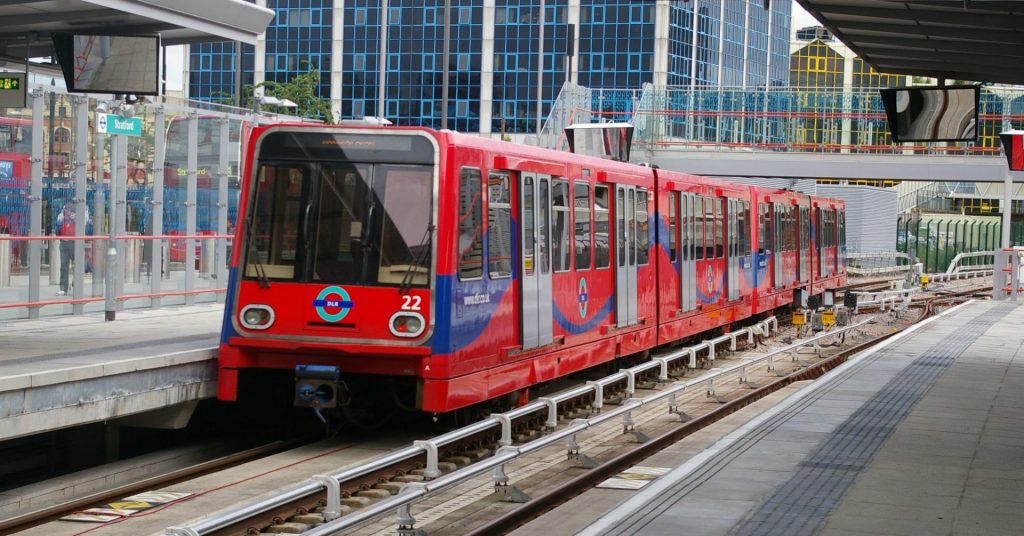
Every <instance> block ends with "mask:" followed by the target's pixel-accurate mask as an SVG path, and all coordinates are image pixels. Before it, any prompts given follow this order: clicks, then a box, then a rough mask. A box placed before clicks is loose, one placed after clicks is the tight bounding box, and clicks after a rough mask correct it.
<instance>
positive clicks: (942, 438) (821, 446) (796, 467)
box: [513, 301, 1024, 536]
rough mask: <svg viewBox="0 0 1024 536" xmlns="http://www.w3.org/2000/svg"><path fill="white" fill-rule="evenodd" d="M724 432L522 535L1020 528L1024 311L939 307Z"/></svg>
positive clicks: (1023, 520)
mask: <svg viewBox="0 0 1024 536" xmlns="http://www.w3.org/2000/svg"><path fill="white" fill-rule="evenodd" d="M747 418H748V419H749V417H747ZM718 437H720V439H717V440H716V439H708V438H705V439H703V441H705V444H704V445H703V446H700V447H698V448H694V447H695V444H697V443H699V442H700V441H702V439H700V438H694V439H693V440H688V441H683V442H680V443H678V444H676V445H674V446H673V447H672V448H670V449H667V450H665V451H662V452H661V453H659V454H657V455H655V456H653V457H651V458H649V459H648V460H645V461H644V462H643V464H642V465H644V466H654V467H665V468H671V469H670V470H669V472H668V473H666V474H665V475H663V476H661V477H659V478H658V479H657V480H655V481H654V482H652V483H650V484H648V485H647V486H645V487H643V488H641V489H640V490H639V491H625V490H616V489H601V488H597V489H593V490H590V491H589V492H587V493H585V494H583V495H581V496H579V497H577V498H575V499H573V500H572V501H569V502H567V503H566V504H564V505H563V506H561V507H560V508H559V509H558V510H556V511H553V512H550V513H548V514H547V515H545V516H543V517H541V518H540V519H538V520H536V521H534V522H533V523H530V524H528V525H526V526H524V527H521V528H520V529H518V530H517V531H515V532H514V533H513V534H516V535H518V536H526V535H544V536H556V535H559V534H581V535H598V534H600V535H627V534H630V535H675V534H682V533H685V534H687V535H689V536H699V535H725V534H728V535H737V536H740V535H754V534H765V535H768V534H786V535H813V534H829V535H850V536H852V535H860V536H863V535H918V534H984V535H1000V534H1006V535H1010V534H1013V535H1016V534H1020V533H1021V527H1024V307H1018V306H1016V305H1015V304H1012V303H1006V302H990V301H980V302H971V303H968V304H965V305H962V306H960V307H957V308H954V309H951V310H949V311H946V312H945V313H944V314H943V315H941V316H938V317H935V318H933V319H931V320H930V321H928V322H927V323H924V324H918V325H916V326H915V327H914V328H911V330H908V331H906V332H904V333H901V334H900V335H897V336H896V337H893V338H892V339H890V340H889V341H888V342H887V343H886V344H885V345H884V346H882V347H876V348H875V349H873V350H869V351H867V352H864V353H862V354H860V355H858V356H855V357H854V358H853V359H851V361H849V362H848V363H846V364H844V365H843V366H841V367H840V368H838V369H836V370H835V371H833V372H832V373H831V374H829V375H827V376H825V377H824V378H822V379H821V380H819V381H816V382H812V383H810V384H809V385H808V386H807V387H806V388H804V389H802V390H800V391H797V392H796V393H795V394H793V395H791V396H789V397H788V398H786V399H785V400H784V401H783V402H782V403H781V404H778V405H776V406H774V407H772V408H771V409H769V410H767V411H765V412H764V413H761V414H760V415H758V416H756V417H754V418H752V419H750V420H749V421H747V422H745V424H743V423H741V424H737V425H736V428H735V429H734V430H733V431H731V432H729V433H726V434H725V435H724V436H722V435H719V436H718Z"/></svg>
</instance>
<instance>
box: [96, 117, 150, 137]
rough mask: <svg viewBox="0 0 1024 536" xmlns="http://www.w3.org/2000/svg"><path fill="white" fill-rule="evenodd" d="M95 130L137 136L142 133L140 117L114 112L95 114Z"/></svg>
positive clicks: (102, 132)
mask: <svg viewBox="0 0 1024 536" xmlns="http://www.w3.org/2000/svg"><path fill="white" fill-rule="evenodd" d="M96 132H98V133H100V134H120V135H122V136H135V137H139V136H141V135H142V119H141V118H139V117H124V116H120V115H115V114H96Z"/></svg>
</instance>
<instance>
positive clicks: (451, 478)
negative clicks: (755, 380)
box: [173, 317, 874, 536]
mask: <svg viewBox="0 0 1024 536" xmlns="http://www.w3.org/2000/svg"><path fill="white" fill-rule="evenodd" d="M873 320H874V318H873V317H871V318H867V319H865V320H862V321H860V322H858V323H856V324H852V325H850V326H846V327H844V328H840V329H836V330H833V331H828V332H825V333H822V334H819V335H816V336H814V337H811V338H808V339H805V340H803V341H800V342H796V343H794V344H791V345H789V346H786V347H783V348H780V349H778V350H775V351H772V352H770V353H768V354H765V355H763V356H760V357H754V358H748V359H745V360H743V362H741V363H737V364H735V365H732V366H729V367H727V368H723V369H712V370H711V371H709V372H708V373H707V374H704V375H701V376H699V377H697V378H694V379H693V380H690V381H685V382H675V383H673V384H672V386H671V387H669V388H667V389H665V390H662V391H659V392H657V393H655V394H652V395H650V396H647V397H644V398H639V399H638V398H629V399H627V400H626V401H625V402H624V403H623V404H622V405H620V406H619V407H617V408H616V409H615V410H613V411H610V412H608V413H602V414H598V415H596V416H592V417H590V418H586V419H574V420H573V421H572V422H571V423H570V424H569V425H568V426H566V427H565V428H563V429H561V430H559V431H558V432H556V433H553V434H549V435H547V436H544V437H542V438H539V439H535V440H533V441H531V442H529V443H527V444H525V445H522V446H518V447H513V446H506V447H502V448H500V449H499V450H498V451H497V452H496V453H495V455H494V456H492V457H490V458H487V459H486V460H482V461H480V462H478V463H476V464H473V465H469V466H466V467H463V468H461V469H459V470H456V471H453V472H451V473H449V474H447V475H445V476H443V477H440V478H438V479H436V480H432V481H428V482H422V483H418V485H417V484H412V485H407V486H406V487H403V488H402V491H400V492H399V493H398V495H395V496H392V497H391V498H389V499H385V500H383V501H381V502H379V503H376V504H374V505H371V506H369V507H367V508H365V509H363V510H361V511H359V512H356V513H354V514H351V515H347V516H344V517H340V518H338V519H335V520H334V521H330V522H327V523H324V524H323V525H319V526H317V527H315V528H313V529H311V530H309V531H306V532H304V533H303V534H304V535H305V536H332V535H335V534H338V533H339V531H342V530H345V529H349V528H353V527H355V526H357V525H360V524H362V523H365V522H367V521H370V520H373V519H376V518H378V517H382V516H384V515H386V514H388V513H389V512H390V511H392V510H393V509H395V508H398V509H399V520H400V522H401V523H402V524H403V526H406V527H411V526H412V522H414V521H415V519H414V518H413V517H412V516H411V514H410V512H409V510H408V507H409V506H411V505H412V504H414V503H416V502H418V501H420V500H422V499H424V498H426V497H428V496H430V495H432V494H434V493H437V492H440V491H443V490H444V489H447V488H449V487H451V486H454V485H455V484H458V483H460V482H462V481H464V480H467V479H469V478H471V477H474V476H476V475H478V474H480V473H482V472H484V471H486V470H488V469H491V468H495V469H496V474H495V477H496V480H497V478H498V476H499V473H498V471H500V475H501V478H503V479H506V478H507V477H505V472H504V470H503V469H501V467H502V466H504V465H505V464H506V463H508V462H510V461H512V460H514V459H515V458H518V457H520V456H522V455H524V454H527V453H529V452H533V451H535V450H538V449H540V448H543V447H547V446H550V445H551V444H553V443H555V442H557V441H559V440H562V439H566V440H567V443H568V445H567V446H568V447H569V448H572V447H573V446H576V442H575V435H576V434H577V433H579V432H582V431H584V430H586V429H588V428H591V427H593V426H596V425H598V424H601V423H604V422H606V421H610V420H612V419H615V418H616V417H620V416H621V417H623V418H624V426H631V423H632V420H631V419H630V413H631V412H632V411H634V410H636V409H639V408H640V407H642V406H645V405H648V404H651V403H653V402H657V401H659V400H661V399H663V398H669V399H670V405H671V404H673V403H674V399H675V395H677V394H678V393H680V392H682V391H684V390H686V389H688V388H692V387H694V386H699V385H702V384H705V385H707V386H708V390H709V393H713V392H714V391H713V390H714V387H713V382H714V380H715V379H717V378H719V377H721V376H725V375H727V374H730V373H732V372H736V371H740V373H741V374H743V372H744V369H746V367H748V366H751V365H754V364H758V363H761V362H763V361H766V360H767V361H768V362H769V368H774V367H773V366H772V365H771V363H772V359H773V358H774V357H776V356H778V355H781V354H786V353H789V354H791V355H792V356H793V358H794V359H795V358H796V351H797V350H799V349H800V348H802V347H804V346H808V345H812V344H817V342H818V341H820V340H821V339H824V338H826V337H830V336H833V335H838V334H840V333H844V332H846V331H850V330H853V329H856V328H858V327H861V326H863V325H865V324H867V323H869V322H872V321H873ZM702 344H707V343H702ZM676 353H678V352H676ZM645 365H646V364H645ZM634 368H635V367H634ZM627 423H630V424H627ZM407 490H408V491H407ZM328 507H330V505H328ZM173 534H185V533H173Z"/></svg>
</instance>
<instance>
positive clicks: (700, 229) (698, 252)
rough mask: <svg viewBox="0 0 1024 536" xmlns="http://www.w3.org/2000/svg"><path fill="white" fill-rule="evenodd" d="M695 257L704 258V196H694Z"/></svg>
mask: <svg viewBox="0 0 1024 536" xmlns="http://www.w3.org/2000/svg"><path fill="white" fill-rule="evenodd" d="M693 244H694V253H695V255H694V257H693V258H694V259H697V260H700V259H703V258H704V196H701V195H697V196H694V197H693Z"/></svg>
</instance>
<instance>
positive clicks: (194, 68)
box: [188, 41, 255, 103]
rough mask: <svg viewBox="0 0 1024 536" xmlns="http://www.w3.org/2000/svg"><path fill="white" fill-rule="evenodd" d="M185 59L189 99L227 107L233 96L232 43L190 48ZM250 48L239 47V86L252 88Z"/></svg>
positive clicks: (199, 45)
mask: <svg viewBox="0 0 1024 536" xmlns="http://www.w3.org/2000/svg"><path fill="white" fill-rule="evenodd" d="M191 51H192V53H191V54H190V55H189V74H188V84H189V95H192V98H194V99H199V100H205V101H211V102H222V103H230V102H231V101H232V98H233V96H234V94H235V59H236V58H235V43H234V42H230V41H229V42H224V43H200V44H197V45H192V48H191ZM254 58H255V54H254V48H253V47H252V46H251V45H242V84H252V82H253V67H254V65H253V64H254V63H255V61H254Z"/></svg>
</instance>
